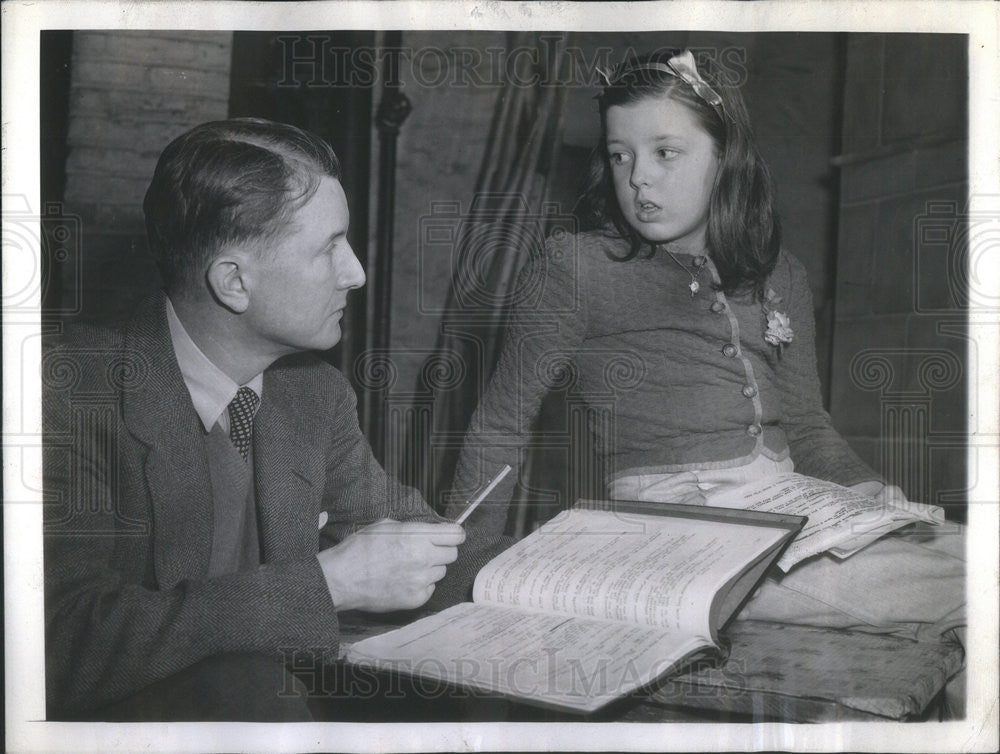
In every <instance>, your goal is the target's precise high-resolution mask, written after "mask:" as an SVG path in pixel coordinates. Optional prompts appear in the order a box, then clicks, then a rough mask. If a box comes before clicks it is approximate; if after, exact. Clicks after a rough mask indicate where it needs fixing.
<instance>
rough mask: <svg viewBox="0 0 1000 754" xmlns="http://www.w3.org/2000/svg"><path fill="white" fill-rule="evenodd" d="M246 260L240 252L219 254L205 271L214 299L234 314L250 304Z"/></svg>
mask: <svg viewBox="0 0 1000 754" xmlns="http://www.w3.org/2000/svg"><path fill="white" fill-rule="evenodd" d="M246 262H247V260H246V258H245V257H244V256H243V255H242V254H238V253H226V254H221V255H219V256H217V257H216V258H215V259H213V260H212V263H211V264H210V265H209V267H208V272H207V273H206V279H207V281H208V287H209V290H211V292H212V295H213V296H214V297H215V300H216V301H218V302H219V303H220V304H222V305H223V306H224V307H226V308H227V309H229V310H230V311H232V312H235V313H236V314H242V313H243V312H245V311H246V310H247V308H248V307H249V306H250V286H249V280H248V278H247V271H248V265H247V264H246Z"/></svg>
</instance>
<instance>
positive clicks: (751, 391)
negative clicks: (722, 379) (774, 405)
mask: <svg viewBox="0 0 1000 754" xmlns="http://www.w3.org/2000/svg"><path fill="white" fill-rule="evenodd" d="M743 395H744V397H746V398H753V397H754V396H755V395H757V388H755V387H754V386H753V385H744V386H743Z"/></svg>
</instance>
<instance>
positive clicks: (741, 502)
mask: <svg viewBox="0 0 1000 754" xmlns="http://www.w3.org/2000/svg"><path fill="white" fill-rule="evenodd" d="M706 498H707V504H708V505H711V506H718V507H723V508H741V509H745V510H755V511H766V512H769V513H790V514H794V515H798V516H808V517H809V520H808V521H807V522H806V525H805V527H804V528H803V529H802V531H801V532H799V534H798V536H796V537H795V539H794V540H793V541H792V544H791V545H790V546H789V547H788V549H787V550H785V553H784V554H783V555H782V556H781V559H780V560H779V561H778V567H779V568H781V569H782V570H783V571H788V569H790V568H791V567H792V566H794V565H795V564H796V563H798V562H800V561H802V560H805V559H806V558H808V557H811V556H813V555H816V554H818V553H821V552H824V551H826V550H831V551H832V552H833V553H834V554H838V555H840V556H842V557H843V556H846V555H850V554H852V553H854V552H857V551H858V550H859V549H861V548H863V547H865V546H866V545H868V544H870V543H871V542H873V541H874V540H875V539H877V538H878V537H880V536H882V535H883V534H885V533H887V532H889V531H892V530H893V529H898V528H899V527H901V526H906V525H907V524H910V523H913V522H915V521H927V522H932V523H934V522H938V521H943V520H944V514H943V513H942V512H941V511H940V508H936V507H935V506H927V505H920V504H918V503H911V502H907V504H906V507H905V508H904V507H897V506H887V505H886V504H885V503H883V502H881V501H879V500H876V499H875V498H873V497H868V496H866V495H862V494H860V493H858V492H855V491H854V490H850V489H848V488H847V487H841V486H840V485H839V484H834V483H833V482H826V481H823V480H821V479H815V478H813V477H808V476H803V475H802V474H796V473H794V472H792V473H788V474H779V475H778V476H774V477H768V478H766V479H761V480H758V481H755V482H750V483H748V484H745V485H743V486H742V487H737V488H734V489H728V490H725V491H724V492H717V493H714V494H713V492H712V491H711V490H708V492H707V493H706ZM938 514H940V515H938Z"/></svg>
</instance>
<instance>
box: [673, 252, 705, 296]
mask: <svg viewBox="0 0 1000 754" xmlns="http://www.w3.org/2000/svg"><path fill="white" fill-rule="evenodd" d="M663 250H664V251H665V252H667V254H668V255H669V256H670V258H671V259H673V260H674V262H676V263H677V266H678V267H680V268H681V269H682V270H684V272H686V273H687V274H688V275H690V276H691V284H690V285H688V288H689V289H690V291H691V298H694V294H696V293H697V292H698V291H699V290H700V289H701V284H700V283H699V282H698V278H699V277H700V276H701V269H702V267H704V262H703V263H702V264H694V263H693V264H694V269H695V272H691V270H689V269H688V267H687V265H686V264H684V263H683V262H682V261H681V260H679V259H678V258H677V257H675V256H674V254H673V252H672V251H670V249H668V248H667V247H666V246H664V247H663ZM699 258H700V257H695V259H699Z"/></svg>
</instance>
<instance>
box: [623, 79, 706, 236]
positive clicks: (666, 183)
mask: <svg viewBox="0 0 1000 754" xmlns="http://www.w3.org/2000/svg"><path fill="white" fill-rule="evenodd" d="M605 124H606V128H607V133H606V136H607V148H608V157H609V160H610V163H611V176H612V179H613V180H614V184H615V195H616V196H617V198H618V205H619V206H620V207H621V210H622V214H623V215H624V216H625V219H626V220H627V221H628V223H629V225H631V226H632V227H633V228H635V230H636V231H637V232H638V233H639V235H641V236H642V237H643V238H645V239H646V240H647V241H652V242H653V243H670V244H671V245H672V249H673V250H676V251H684V252H689V253H701V252H702V251H704V249H705V235H706V228H707V227H708V207H709V198H710V197H711V195H712V186H713V185H714V183H715V175H716V173H717V172H718V169H719V155H718V154H717V152H716V149H715V143H714V142H713V140H712V137H711V136H709V134H708V132H707V131H705V130H704V129H703V128H702V127H701V125H700V124H699V123H698V120H697V117H696V116H695V114H694V113H692V112H691V110H689V109H688V108H687V106H685V105H682V104H680V103H679V102H677V101H675V100H673V99H671V98H670V97H669V96H660V97H648V98H645V99H641V100H639V101H638V102H631V103H629V104H626V105H614V106H612V107H609V108H608V111H607V113H606V114H605Z"/></svg>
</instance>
